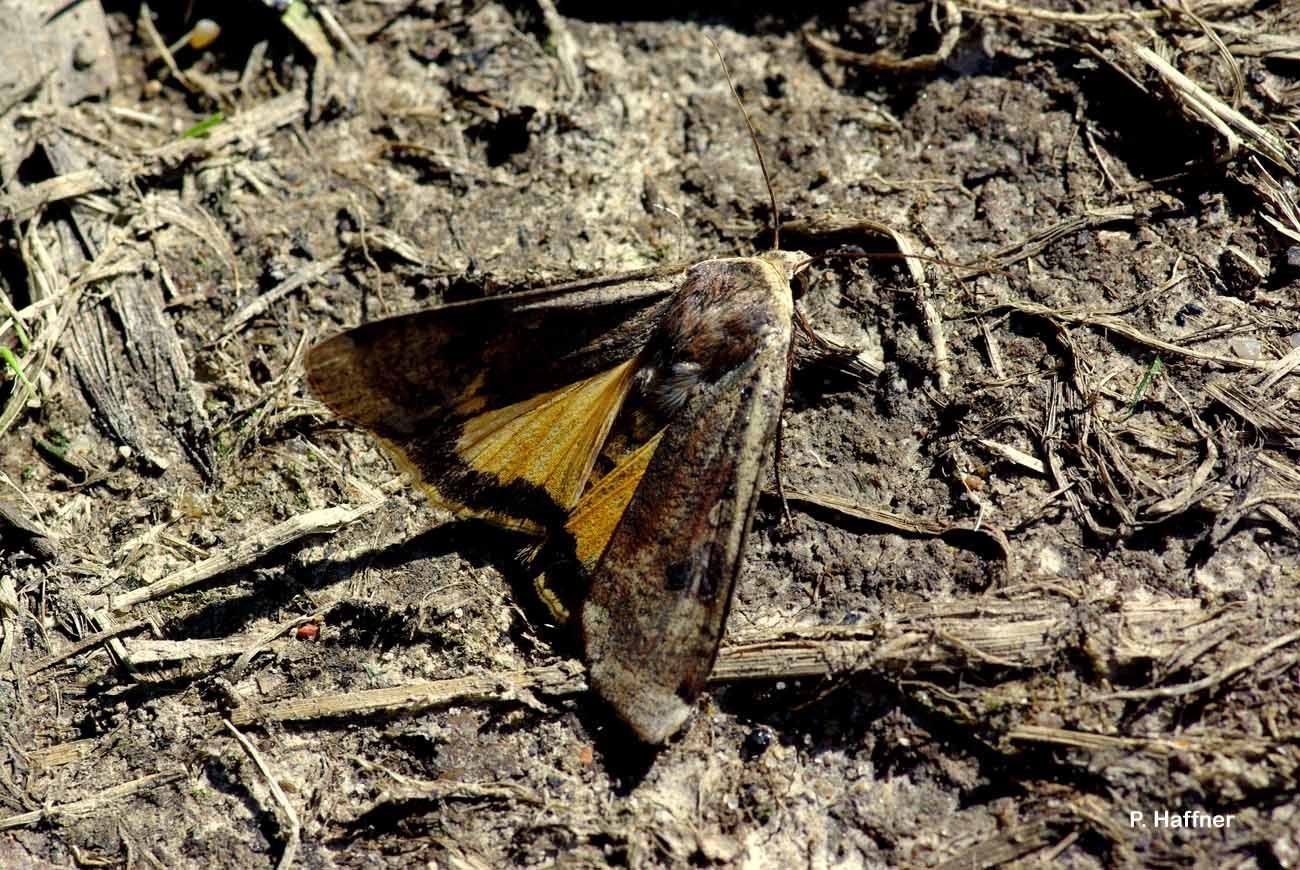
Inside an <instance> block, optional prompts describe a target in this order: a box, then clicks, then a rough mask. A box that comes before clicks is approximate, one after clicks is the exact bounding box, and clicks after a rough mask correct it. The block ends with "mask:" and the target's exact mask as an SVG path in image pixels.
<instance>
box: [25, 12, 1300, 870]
mask: <svg viewBox="0 0 1300 870" xmlns="http://www.w3.org/2000/svg"><path fill="white" fill-rule="evenodd" d="M274 5H275V4H270V3H267V4H266V5H263V4H261V3H257V2H251V0H249V2H242V3H224V4H218V3H203V2H198V0H196V2H193V3H190V4H183V3H174V4H164V3H158V4H156V6H157V7H159V8H157V9H155V10H154V12H153V13H152V17H150V16H151V13H149V12H148V11H147V9H146V8H144V7H142V6H138V5H137V4H134V3H120V4H112V5H109V4H105V5H104V7H103V8H101V7H100V6H99V4H97V3H94V2H80V3H72V4H65V3H61V2H54V3H50V2H21V3H16V2H12V0H10V2H0V12H3V13H4V14H3V15H2V16H0V17H2V18H3V19H4V22H3V23H2V24H0V39H3V41H4V46H3V48H2V49H0V50H3V52H5V56H4V58H0V68H3V69H5V70H6V72H5V73H4V74H3V75H0V161H2V162H0V171H3V182H4V185H5V187H4V191H3V195H2V196H0V237H2V238H3V245H2V246H0V349H4V351H5V354H6V356H5V357H4V360H3V361H0V371H3V376H2V378H3V380H0V400H3V405H2V406H0V517H3V519H2V520H0V542H2V546H0V631H2V632H3V639H2V641H0V711H3V712H2V713H0V738H2V739H0V866H4V867H28V866H31V867H46V866H83V867H86V866H96V867H98V866H114V867H118V866H125V867H149V866H154V867H182V866H195V867H198V866H203V867H212V866H232V867H233V866H238V867H257V866H269V865H273V864H276V863H278V862H279V863H284V862H286V861H287V862H291V863H293V864H294V865H302V866H309V867H317V866H335V865H338V866H408V865H421V866H425V865H429V864H432V865H436V866H448V867H493V866H500V865H503V864H513V863H517V864H525V865H552V864H554V865H561V866H591V865H603V864H612V865H626V866H634V867H647V866H682V865H687V864H690V865H695V866H743V867H776V866H783V867H784V866H790V867H794V866H809V867H818V868H821V867H862V866H885V865H908V866H949V865H950V866H960V867H986V866H992V865H997V864H1003V863H1023V862H1038V861H1043V862H1048V863H1053V864H1060V865H1063V866H1071V867H1100V866H1110V865H1152V866H1198V867H1207V866H1213V867H1238V866H1241V867H1256V866H1260V867H1276V866H1283V867H1290V866H1300V835H1298V834H1297V831H1300V798H1297V796H1296V795H1297V791H1298V790H1300V783H1298V782H1297V779H1298V774H1300V741H1297V734H1298V733H1300V691H1298V689H1300V598H1298V595H1297V593H1298V592H1300V541H1298V540H1297V526H1296V523H1297V522H1300V464H1298V461H1300V367H1297V364H1298V363H1300V210H1298V209H1297V204H1296V203H1297V187H1296V181H1295V173H1296V171H1297V167H1300V154H1298V153H1297V135H1296V126H1295V125H1296V121H1297V119H1298V118H1300V78H1298V77H1297V73H1298V72H1300V38H1298V37H1297V34H1300V9H1298V8H1297V6H1296V5H1295V4H1292V3H1288V2H1241V0H1218V2H1206V0H1184V2H1173V0H1170V2H1154V0H1153V2H1150V3H1135V4H1132V5H1130V4H1125V3H1121V2H1102V3H1069V2H1063V0H1036V2H1034V3H1033V5H1032V6H1031V5H1029V0H1026V5H1023V6H1020V5H1015V4H1008V3H1004V2H996V0H967V2H959V3H951V2H936V3H892V2H883V0H870V2H865V3H861V4H858V5H854V6H850V7H848V8H840V7H839V6H838V5H837V4H824V5H822V4H807V5H804V4H797V3H796V4H791V3H781V4H776V3H772V4H766V5H764V6H762V7H761V8H760V9H759V10H758V11H757V12H755V11H754V10H752V9H748V10H744V11H742V8H741V7H742V6H744V4H738V3H736V4H733V3H719V4H705V5H704V6H703V7H701V6H697V5H695V4H676V3H658V4H635V3H634V4H626V5H625V6H624V7H623V8H618V9H617V10H616V11H615V12H613V13H611V12H610V11H608V9H607V8H606V7H605V6H604V5H603V4H563V5H562V6H561V7H560V8H559V9H558V11H557V10H555V9H553V8H551V3H550V2H549V0H547V2H527V0H521V2H517V3H506V2H477V3H468V2H467V3H458V2H455V0H452V2H432V0H412V2H385V0H370V2H350V3H343V2H332V3H326V4H322V5H319V6H317V7H314V12H315V14H312V10H307V11H306V13H305V14H304V15H302V16H300V17H299V18H298V19H296V21H290V22H288V23H286V21H284V20H282V19H281V18H280V17H278V14H277V13H276V12H274V11H272V9H271V7H272V6H274ZM204 16H206V17H211V18H213V19H215V20H216V21H217V23H218V24H220V26H221V33H220V36H219V37H218V38H217V39H216V41H215V42H213V43H211V44H210V45H207V46H202V47H193V46H190V45H188V44H185V43H184V42H183V41H181V42H179V43H178V41H180V40H183V37H185V35H186V34H187V33H188V32H189V31H190V28H191V27H193V25H194V23H195V22H196V21H197V20H198V19H199V18H200V17H204ZM706 36H712V37H713V38H714V39H715V40H717V42H718V44H719V46H720V47H721V50H722V52H723V53H724V54H725V56H726V58H727V59H728V61H729V63H730V66H731V69H732V71H733V74H734V76H735V80H736V83H737V86H738V88H739V90H740V92H741V94H742V96H743V98H744V102H745V104H746V105H747V106H748V108H749V111H750V113H751V114H752V116H753V118H754V124H755V127H756V128H757V139H758V142H759V144H760V146H761V148H762V150H763V152H764V154H765V155H766V157H767V162H768V166H769V169H770V173H771V177H772V184H773V186H774V188H775V194H776V198H777V200H778V202H779V208H780V211H781V213H782V216H783V218H784V221H785V224H786V232H785V234H784V236H783V242H784V244H785V245H786V247H793V246H798V247H800V248H802V249H803V250H806V251H809V252H812V253H819V252H824V251H835V250H848V251H874V252H881V253H885V254H888V253H891V252H893V253H895V254H897V252H898V251H899V250H900V246H901V249H903V250H911V251H916V252H921V253H924V254H927V255H929V256H930V257H931V258H934V260H937V261H939V262H935V261H934V260H928V261H921V260H912V261H910V263H908V262H904V261H901V260H899V259H898V258H897V257H895V258H893V259H890V258H887V257H884V258H876V259H871V260H861V259H859V260H848V259H844V258H841V259H838V260H825V261H823V262H822V263H821V265H820V266H819V267H818V271H819V273H820V275H819V278H818V280H817V282H816V283H815V285H814V286H812V287H811V288H810V290H809V291H808V293H807V294H806V296H805V297H804V299H803V301H802V305H803V307H804V309H805V311H806V312H807V314H808V316H809V318H810V320H811V322H812V323H813V325H814V326H815V327H816V328H817V329H819V330H821V331H823V332H824V333H826V334H828V335H831V336H834V337H836V338H838V339H839V340H841V341H844V342H849V343H853V344H857V345H859V346H861V348H862V349H863V352H864V357H863V358H864V359H869V360H876V361H879V362H880V363H882V364H883V373H882V374H880V375H879V376H878V377H874V378H849V377H846V376H842V375H839V374H834V373H829V372H827V371H825V370H818V369H801V370H799V371H797V372H796V375H795V379H794V382H793V386H792V389H791V393H790V396H789V400H788V404H787V409H786V414H785V439H784V449H783V455H782V457H781V470H782V475H783V479H784V482H785V485H786V486H787V488H788V489H790V490H791V491H792V496H793V494H794V493H795V492H799V493H803V494H804V496H802V497H800V498H793V497H792V515H791V517H790V519H789V520H788V521H783V520H782V518H781V512H780V510H779V505H778V504H777V503H775V502H773V501H771V500H768V501H765V502H764V503H763V505H762V507H761V510H760V513H759V515H758V517H757V519H756V521H755V524H754V532H753V535H752V538H751V543H750V547H749V553H748V556H747V558H746V560H745V563H744V567H743V570H742V573H741V579H740V585H739V588H738V591H737V594H736V599H735V604H734V607H733V610H732V614H731V619H730V623H729V633H728V637H727V641H726V643H725V644H724V648H723V651H722V654H721V656H720V659H719V662H718V665H717V668H716V670H715V673H714V680H713V683H712V686H711V691H710V693H709V694H708V695H707V697H706V698H705V699H703V700H702V702H701V704H700V708H699V711H698V714H697V715H696V716H695V718H694V720H693V722H692V724H691V726H690V728H689V729H688V730H687V731H686V732H685V733H684V734H683V735H682V736H680V737H679V738H677V739H676V740H674V741H673V742H671V743H670V744H669V745H668V746H667V747H666V748H664V749H662V750H661V751H659V752H657V753H654V752H647V751H644V750H642V749H640V748H638V747H637V746H636V745H635V743H633V742H632V741H631V740H630V739H629V738H628V737H627V736H626V735H624V733H623V732H622V731H621V730H620V727H619V726H618V725H617V723H614V722H611V721H610V720H609V719H608V718H607V716H606V714H605V713H604V711H603V709H602V707H601V704H600V703H599V702H598V700H597V699H595V698H594V697H593V696H592V695H591V694H590V693H588V692H587V691H586V687H585V683H584V677H583V671H582V668H581V665H580V664H579V663H578V662H576V661H575V656H576V651H575V649H574V644H573V642H572V640H571V639H570V638H569V637H568V636H567V635H566V634H565V633H564V632H562V631H558V630H555V629H554V628H552V627H550V626H548V625H547V619H546V615H545V611H544V610H542V609H541V608H540V607H538V606H537V602H536V601H534V600H533V598H532V597H531V596H530V594H529V588H530V587H529V582H528V577H527V576H526V575H523V574H522V572H521V571H520V569H519V568H518V567H517V564H516V562H515V555H516V553H517V552H518V550H519V549H520V548H521V547H522V546H523V542H521V541H520V540H518V539H515V538H511V537H509V536H507V535H505V534H504V533H502V532H499V531H496V530H494V529H492V528H485V527H482V526H479V525H475V524H473V523H469V522H458V521H455V520H454V519H453V518H452V517H450V516H449V515H447V514H446V513H445V512H442V511H440V510H438V509H436V508H434V507H431V506H430V505H428V504H426V503H425V502H424V500H423V498H422V497H421V496H420V495H419V493H418V492H417V491H415V490H413V489H412V488H410V487H409V486H407V485H406V484H405V483H403V482H402V481H401V480H400V479H395V477H396V471H395V468H394V466H393V465H392V464H391V462H390V461H389V460H388V459H387V458H386V456H385V455H384V454H383V453H382V452H380V450H379V449H378V448H377V447H376V446H375V444H374V443H373V442H372V441H371V440H370V439H369V438H368V437H367V436H366V435H365V434H364V433H361V432H358V431H355V430H352V429H349V428H347V427H344V426H342V425H340V424H338V423H336V422H334V421H333V420H332V419H331V418H330V417H329V415H328V414H327V413H326V412H325V411H324V409H323V408H322V407H321V406H320V404H319V403H317V402H316V401H315V400H313V399H312V397H311V396H310V394H309V393H308V391H307V390H306V388H305V385H304V378H303V368H302V358H303V353H304V350H305V348H307V347H309V346H310V345H311V343H312V342H314V341H315V340H317V339H319V338H321V337H324V336H327V335H329V334H332V333H334V332H336V331H338V330H340V329H343V328H346V327H348V326H351V325H355V324H357V323H359V322H361V321H363V320H367V319H372V318H375V317H379V316H382V315H384V314H385V313H390V312H400V311H407V310H412V309H415V308H419V307H422V306H428V305H431V304H434V303H437V302H439V301H444V300H453V299H471V298H478V297H481V296H484V295H488V294H494V293H501V292H508V291H510V290H513V289H518V288H522V287H527V286H538V285H543V284H546V283H550V282H555V281H560V280H563V279H568V278H572V277H576V276H590V275H600V274H604V273H611V272H619V271H626V270H630V269H638V268H643V267H646V266H655V265H659V264H663V263H667V262H676V261H689V260H693V259H700V258H705V257H709V256H716V255H720V254H732V253H750V252H753V251H756V250H762V249H763V248H764V247H766V246H767V245H769V244H770V231H769V227H770V223H771V214H770V212H771V209H770V208H769V206H768V202H767V197H766V194H765V192H764V189H763V186H762V181H761V178H760V175H759V173H758V170H757V166H756V161H755V158H754V156H753V151H752V149H751V145H750V141H749V138H748V135H747V133H746V131H745V127H744V123H743V121H742V120H741V117H740V114H739V112H738V110H737V108H736V105H735V102H734V101H733V99H732V97H731V96H730V94H729V91H728V88H727V84H726V80H725V78H724V77H723V75H722V72H721V70H720V66H719V63H718V59H717V57H716V55H715V54H714V52H713V50H712V48H711V47H710V45H709V43H708V41H707V40H706V38H705V37H706ZM166 45H174V46H175V48H174V49H173V50H172V52H171V53H170V55H169V56H168V57H166V58H164V56H163V52H162V48H163V47H164V46H166ZM20 373H21V374H20ZM1159 812H1165V813H1171V814H1173V815H1174V816H1176V817H1177V820H1178V821H1180V822H1189V823H1192V824H1188V825H1183V826H1179V827H1174V826H1171V825H1168V824H1166V825H1160V824H1158V822H1159V821H1160V818H1161V817H1158V816H1157V815H1156V814H1157V813H1159ZM1135 813H1136V814H1138V815H1133V814H1135ZM1187 813H1202V814H1208V816H1214V815H1218V816H1220V817H1221V818H1220V819H1219V822H1220V823H1221V824H1222V825H1223V826H1220V827H1214V826H1213V825H1212V824H1211V826H1209V827H1205V826H1195V823H1196V822H1198V821H1200V820H1201V818H1202V817H1201V816H1190V815H1185V814H1187ZM1165 818H1168V817H1165Z"/></svg>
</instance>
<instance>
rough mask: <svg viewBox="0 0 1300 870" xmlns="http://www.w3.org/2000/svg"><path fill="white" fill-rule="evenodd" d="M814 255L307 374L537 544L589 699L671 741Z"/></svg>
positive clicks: (467, 511) (436, 318)
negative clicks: (572, 632)
mask: <svg viewBox="0 0 1300 870" xmlns="http://www.w3.org/2000/svg"><path fill="white" fill-rule="evenodd" d="M724 68H725V67H724ZM728 78H730V77H729V76H728ZM733 91H734V88H733ZM742 110H743V106H742ZM745 120H746V124H748V123H749V119H748V117H746V119H745ZM751 134H752V128H751ZM755 147H756V150H757V144H755ZM758 156H759V160H760V163H761V162H762V154H761V152H759V155H758ZM763 172H764V177H765V178H766V168H764V170H763ZM769 194H770V185H769ZM775 213H776V207H775V201H773V214H774V215H775ZM775 235H776V233H775V232H774V236H775ZM807 259H808V258H807V257H806V256H805V255H804V254H802V253H797V252H789V251H781V250H773V251H771V252H769V253H766V254H762V255H760V256H757V257H736V258H727V259H716V260H706V261H704V262H701V263H697V264H695V265H693V266H691V267H689V268H687V269H684V270H672V269H669V270H650V271H646V272H641V273H636V274H631V275H623V276H616V277H606V278H597V279H592V280H586V281H579V282H575V283H570V284H565V285H561V286H556V287H550V288H546V289H541V290H535V291H530V292H524V293H517V294H508V295H504V296H499V297H492V298H487V299H481V300H474V301H470V302H461V303H454V304H450V305H443V306H440V307H437V308H432V309H429V310H426V311H421V312H417V313H413V314H406V315H401V316H397V317H391V318H387V319H384V320H378V321H375V322H371V323H366V324H362V325H361V326H358V327H356V328H354V329H351V330H348V331H347V332H344V333H342V334H341V335H337V336H335V337H333V338H331V339H329V340H327V341H325V342H323V343H321V344H318V345H317V346H315V347H314V348H312V349H311V351H310V352H309V354H308V357H307V374H308V377H309V379H310V382H311V387H312V389H313V390H314V391H315V393H316V395H317V396H319V397H320V399H321V400H322V401H323V402H324V403H325V404H326V405H327V406H328V407H329V408H330V409H331V410H332V411H333V412H334V413H335V414H337V415H338V416H339V417H342V418H344V419H346V420H349V421H351V422H353V423H356V424H358V425H360V426H362V427H364V428H366V429H368V430H370V432H372V433H373V434H374V435H375V436H376V437H377V438H378V439H379V440H380V441H381V442H382V443H383V444H384V446H385V447H387V448H388V450H389V451H391V452H392V454H393V455H394V456H395V457H396V458H397V460H398V461H399V462H400V464H401V465H402V466H403V467H404V468H406V469H407V470H409V471H410V472H411V473H412V474H413V475H414V476H415V478H416V479H417V480H418V481H419V482H420V483H421V484H422V485H423V486H424V488H425V489H426V490H427V491H428V493H429V494H430V496H431V497H432V498H433V499H434V500H435V501H437V502H439V503H441V504H443V505H445V506H447V507H449V508H450V509H451V510H453V511H455V512H457V513H458V514H461V515H464V516H473V517H479V518H482V519H485V520H488V521H491V522H494V523H498V524H500V525H504V526H507V527H510V528H513V529H517V530H521V531H524V532H528V533H532V534H535V535H537V536H538V537H539V539H540V541H541V542H540V543H539V544H538V546H537V547H536V548H535V549H534V550H533V551H532V555H531V563H532V565H533V566H534V567H535V569H536V570H537V571H538V573H539V574H541V575H542V576H540V577H539V580H538V583H537V586H538V591H539V593H540V594H541V596H542V598H543V600H544V601H545V602H546V603H547V605H548V607H549V608H550V610H551V611H552V613H553V614H554V616H555V618H556V619H557V620H559V621H571V619H572V617H573V616H574V615H575V614H576V615H577V617H578V624H579V627H580V632H581V637H582V643H583V647H584V650H585V654H586V659H587V663H588V666H589V668H590V675H591V685H592V687H593V688H594V689H595V690H596V692H597V693H598V694H599V695H600V696H601V697H602V698H603V699H604V700H605V701H606V702H608V703H609V704H610V705H611V706H612V707H613V708H614V710H615V711H616V712H617V714H618V715H619V717H620V718H621V719H622V720H623V721H624V722H626V723H627V725H628V726H629V727H630V728H631V730H632V731H633V732H634V733H635V734H636V735H637V736H638V737H639V738H640V739H641V740H643V741H645V742H647V743H652V744H656V743H662V742H663V741H665V740H667V739H668V738H669V737H670V736H672V735H673V734H674V733H675V732H677V731H678V730H679V729H680V728H681V726H682V724H683V723H684V722H685V720H686V718H687V716H688V715H689V714H690V712H691V710H692V709H693V706H694V702H695V699H696V697H697V696H698V694H699V693H700V691H701V690H702V689H703V687H704V684H705V681H706V680H707V679H708V676H709V672H710V670H711V669H712V667H713V662H714V659H715V658H716V656H717V652H718V644H719V641H720V640H721V637H722V632H723V628H724V626H725V623H726V618H727V611H728V609H729V607H730V603H731V597H732V590H733V588H734V585H735V581H736V575H737V573H738V571H739V569H740V564H741V559H742V555H743V553H744V549H745V540H746V537H747V536H748V534H749V530H750V525H751V522H752V520H753V516H754V511H755V505H756V503H757V500H758V496H759V491H760V488H761V485H762V482H763V481H764V479H765V476H766V474H767V471H768V469H769V467H770V464H771V455H772V453H773V444H774V441H775V440H776V435H777V428H778V426H779V424H780V416H781V411H782V407H783V404H784V400H785V390H786V378H787V373H788V371H789V370H790V367H791V361H792V358H793V357H792V354H793V347H794V342H795V330H794V328H793V308H794V305H793V298H792V293H791V284H790V282H791V279H792V278H793V277H794V274H795V272H796V271H797V270H798V269H799V267H800V264H802V263H804V262H805V261H807ZM801 335H802V333H801ZM824 352H825V351H824V350H823V353H824Z"/></svg>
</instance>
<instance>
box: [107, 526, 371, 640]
mask: <svg viewBox="0 0 1300 870" xmlns="http://www.w3.org/2000/svg"><path fill="white" fill-rule="evenodd" d="M382 504H383V502H382V501H372V502H367V503H366V504H362V505H359V506H358V507H332V508H322V509H320V510H315V511H308V512H307V513H303V514H298V515H297V516H294V517H290V518H289V519H287V520H285V521H284V522H282V523H279V524H277V525H274V526H272V527H271V528H269V529H264V530H263V531H261V532H259V533H257V534H254V535H251V536H249V537H247V538H245V539H244V540H242V541H240V542H239V543H237V544H236V545H235V546H234V547H231V548H230V549H229V550H227V551H226V552H223V553H219V554H218V555H216V556H213V557H211V558H208V559H204V560H203V561H202V562H196V563H195V564H193V565H190V566H189V567H188V568H184V569H182V570H180V571H177V572H176V573H175V574H172V575H170V576H168V577H164V578H163V579H161V580H157V581H155V582H153V583H150V584H149V585H147V586H142V587H140V588H139V589H133V590H132V591H130V592H127V593H125V594H123V595H116V596H107V597H105V599H104V600H103V601H97V602H95V603H94V604H92V605H90V606H93V607H106V608H107V609H108V611H109V612H110V613H112V614H115V615H121V614H124V613H126V612H128V611H130V610H131V608H133V607H135V606H136V605H137V604H143V603H144V602H146V601H152V600H154V599H155V598H162V597H164V596H167V595H171V594H172V593H173V592H179V591H180V590H182V589H187V588H189V587H190V586H193V585H195V584H196V583H202V582H203V581H205V580H210V579H212V578H213V577H217V576H219V575H221V574H225V573H228V572H230V571H234V570H236V569H238V568H242V567H245V566H246V565H251V564H252V563H253V562H256V561H257V560H258V559H260V558H262V557H263V556H264V555H266V554H267V553H269V552H271V551H272V550H276V549H279V548H280V547H283V546H285V545H286V544H290V543H293V542H294V541H296V540H298V539H300V538H304V537H306V536H308V535H319V534H324V533H329V532H334V531H337V530H338V529H340V528H342V527H343V526H346V525H348V524H349V523H353V522H356V521H357V520H359V519H360V518H361V517H364V516H366V515H367V514H369V513H372V512H374V511H375V510H377V509H378V508H379V507H380V506H381V505H382Z"/></svg>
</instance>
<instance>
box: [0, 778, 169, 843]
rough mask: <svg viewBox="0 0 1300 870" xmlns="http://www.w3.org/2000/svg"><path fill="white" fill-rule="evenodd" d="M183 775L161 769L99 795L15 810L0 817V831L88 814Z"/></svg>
mask: <svg viewBox="0 0 1300 870" xmlns="http://www.w3.org/2000/svg"><path fill="white" fill-rule="evenodd" d="M184 778H185V771H184V770H181V769H179V768H178V769H174V770H164V771H161V772H160V773H151V774H149V775H148V776H142V777H140V778H139V779H133V780H131V781H130V782H124V783H122V784H121V785H115V786H113V787H112V788H106V789H104V790H103V791H101V792H100V793H99V794H96V795H91V796H90V797H88V798H82V799H81V800H79V801H72V802H71V803H66V804H59V805H57V806H52V807H45V808H42V809H39V810H32V811H31V812H27V813H18V814H17V815H14V816H9V817H8V818H3V819H0V831H8V830H10V829H12V828H21V827H25V826H27V825H32V824H35V823H37V822H40V821H42V820H46V819H51V820H52V819H59V818H77V817H79V816H88V815H91V814H92V813H96V812H99V811H100V810H102V809H105V808H106V807H107V806H108V805H109V804H111V803H113V802H114V801H119V800H121V799H122V798H127V797H130V796H131V795H133V794H136V793H138V792H142V791H147V790H149V789H152V788H158V787H159V786H164V785H169V784H170V783H173V782H177V781H179V780H181V779H184Z"/></svg>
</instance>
